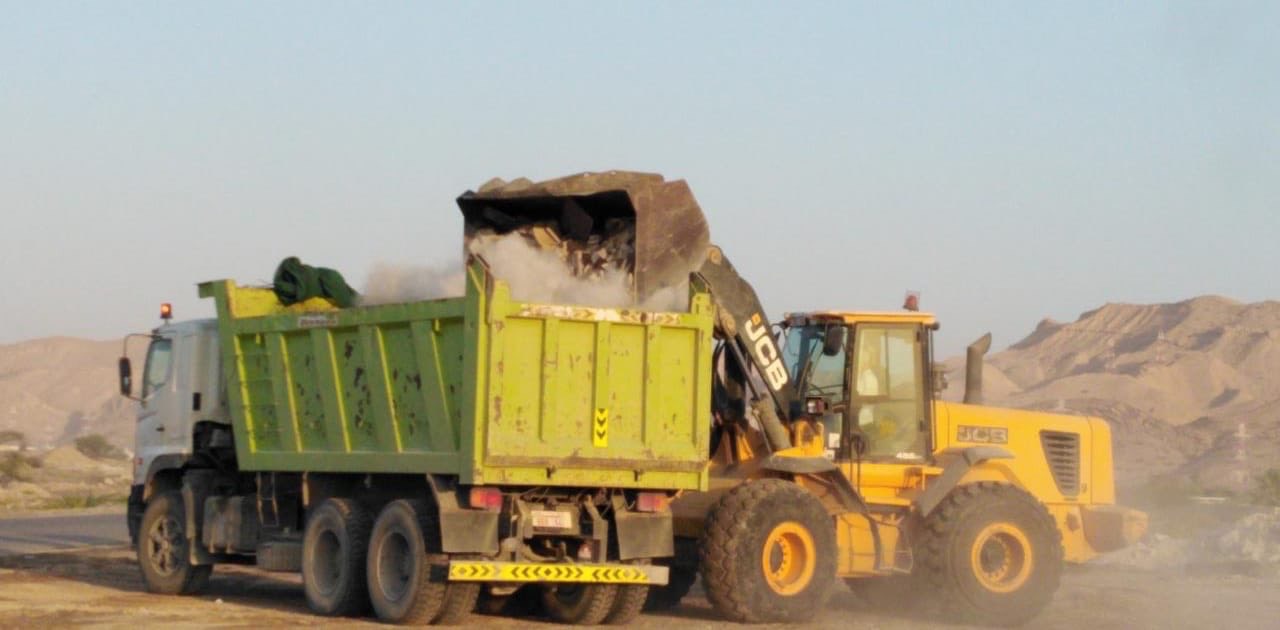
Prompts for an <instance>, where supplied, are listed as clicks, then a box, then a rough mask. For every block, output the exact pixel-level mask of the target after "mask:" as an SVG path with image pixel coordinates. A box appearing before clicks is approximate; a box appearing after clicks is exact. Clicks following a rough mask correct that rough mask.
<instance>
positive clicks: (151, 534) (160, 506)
mask: <svg viewBox="0 0 1280 630" xmlns="http://www.w3.org/2000/svg"><path fill="white" fill-rule="evenodd" d="M186 518H187V515H186V511H185V509H184V508H183V505H182V495H181V494H179V493H177V492H166V493H164V494H159V495H156V496H154V497H152V498H151V500H150V501H149V502H147V508H146V510H145V511H144V512H143V514H142V523H141V525H139V527H138V541H137V545H136V549H137V552H138V568H139V569H141V571H142V582H143V584H144V585H145V586H146V588H147V591H149V592H151V593H159V594H162V595H193V594H195V593H199V592H200V591H202V590H204V588H205V586H207V585H208V584H209V574H210V573H212V572H213V565H192V564H191V554H190V548H189V547H188V545H189V543H190V541H188V540H187V532H186V528H185V527H184V526H183V523H184V522H185V521H186Z"/></svg>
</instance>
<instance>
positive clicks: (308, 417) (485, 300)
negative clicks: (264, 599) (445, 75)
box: [200, 263, 713, 489]
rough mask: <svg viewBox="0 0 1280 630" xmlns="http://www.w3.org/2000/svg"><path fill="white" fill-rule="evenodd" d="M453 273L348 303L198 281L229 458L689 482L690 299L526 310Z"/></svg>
mask: <svg viewBox="0 0 1280 630" xmlns="http://www.w3.org/2000/svg"><path fill="white" fill-rule="evenodd" d="M467 271H468V273H467V287H466V295H465V297H461V298H449V299H442V300H430V301H423V302H412V303H406V304H388V305H380V306H367V307H358V308H349V309H336V308H333V307H332V306H330V305H329V303H328V302H326V301H324V300H319V299H313V300H310V301H308V302H305V303H302V304H296V305H293V306H290V307H283V306H281V305H280V304H279V302H278V301H277V300H276V298H275V295H274V294H273V293H272V292H271V291H270V289H261V288H247V287H238V286H236V285H235V284H234V283H233V282H231V281H227V280H221V281H215V282H206V283H203V284H201V285H200V295H201V297H212V298H213V299H214V300H215V302H216V305H217V313H218V333H219V344H220V347H221V356H222V363H223V373H224V378H225V381H224V382H225V383H226V386H227V401H228V406H229V408H230V410H231V418H232V426H233V433H234V435H235V439H236V455H237V457H238V459H239V465H240V468H241V469H242V470H247V471H313V472H358V473H413V474H421V473H436V474H456V475H458V476H459V477H460V479H461V481H462V482H463V483H467V484H510V485H528V486H534V485H554V486H587V487H616V488H661V489H705V488H706V483H707V477H706V462H707V450H708V440H709V433H710V422H711V419H710V408H711V400H710V398H711V346H712V337H711V327H712V317H713V313H712V306H711V300H710V296H709V295H708V294H707V293H706V292H703V291H695V292H694V293H693V295H692V296H691V298H690V309H689V312H687V313H653V312H642V311H632V310H623V309H604V308H586V307H578V306H566V305H545V304H532V303H523V302H515V301H513V300H512V299H511V297H510V291H509V289H508V287H507V286H506V284H505V283H502V282H500V281H496V280H494V279H493V278H492V277H491V276H490V275H489V274H487V273H486V272H485V270H484V267H483V265H481V264H480V263H475V264H473V265H472V266H471V267H470V268H468V270H467Z"/></svg>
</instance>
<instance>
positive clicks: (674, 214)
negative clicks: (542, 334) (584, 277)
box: [458, 171, 710, 304]
mask: <svg viewBox="0 0 1280 630" xmlns="http://www.w3.org/2000/svg"><path fill="white" fill-rule="evenodd" d="M458 207H459V208H460V209H461V210H462V216H463V224H464V239H465V243H466V245H467V247H468V248H469V247H470V245H471V242H472V240H473V239H476V238H478V237H480V236H481V235H484V234H497V235H503V234H508V233H510V232H513V231H519V232H520V233H522V234H524V235H525V236H526V237H527V238H529V240H531V241H534V242H536V243H537V244H538V246H539V247H542V248H544V249H554V248H560V249H561V250H562V256H565V257H566V260H567V262H568V264H570V265H571V266H575V265H576V268H577V271H578V272H581V270H582V268H584V266H585V267H589V266H590V265H604V264H608V265H612V266H614V267H615V268H618V269H623V270H625V271H627V272H628V273H630V274H631V279H632V292H633V295H634V298H635V303H637V304H639V303H641V302H644V301H645V299H647V298H648V297H650V296H651V295H653V294H654V293H656V292H657V291H660V290H662V289H664V288H667V287H672V286H677V285H679V284H680V283H683V282H685V281H687V280H688V277H689V273H690V272H691V271H693V270H695V269H697V268H698V267H700V266H701V265H702V262H703V260H704V259H705V257H706V254H707V248H708V246H709V245H710V233H709V232H708V229H707V220H706V217H704V216H703V214H702V209H701V208H700V207H698V202H697V200H695V199H694V198H693V192H692V191H690V190H689V185H688V184H686V183H685V182H684V180H676V181H670V182H669V181H666V180H664V179H663V178H662V176H661V175H658V174H653V173H636V172H628V171H606V172H602V173H580V174H578V175H570V176H567V177H560V178H557V179H549V180H546V181H542V182H531V181H529V180H527V179H523V178H522V179H517V180H514V181H511V182H505V181H502V180H500V179H494V180H490V181H489V182H487V183H485V184H484V185H483V186H481V187H480V189H479V190H477V191H468V192H466V193H463V195H462V196H460V197H458ZM566 249H568V250H570V251H568V252H567V253H566V252H565V251H563V250H566ZM468 251H469V250H468Z"/></svg>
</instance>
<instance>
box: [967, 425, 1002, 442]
mask: <svg viewBox="0 0 1280 630" xmlns="http://www.w3.org/2000/svg"><path fill="white" fill-rule="evenodd" d="M956 441H957V442H982V443H986V444H1008V443H1009V430H1008V429H1006V428H1004V427H971V426H965V425H963V424H962V425H960V426H958V427H956Z"/></svg>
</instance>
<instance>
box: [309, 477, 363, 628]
mask: <svg viewBox="0 0 1280 630" xmlns="http://www.w3.org/2000/svg"><path fill="white" fill-rule="evenodd" d="M371 520H372V519H371V518H370V517H369V513H368V512H367V511H365V509H364V508H363V507H361V506H360V504H358V503H356V502H355V501H353V500H351V499H343V498H330V499H325V500H324V502H323V503H321V504H320V505H319V506H317V507H316V509H315V510H313V511H312V512H311V514H310V515H309V516H308V517H307V528H306V531H305V533H304V534H303V537H302V590H303V591H304V592H305V593H306V595H307V605H308V606H310V607H311V610H312V611H314V612H315V613H316V614H318V615H329V616H351V615H360V614H363V613H364V612H365V611H366V610H368V608H369V591H368V587H367V585H366V582H365V554H366V553H367V551H368V548H369V526H370V522H371Z"/></svg>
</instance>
